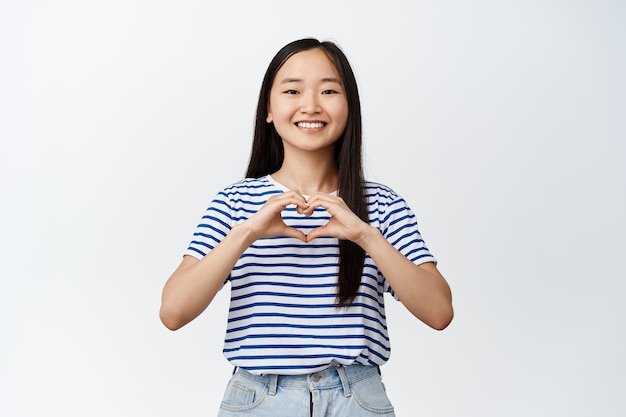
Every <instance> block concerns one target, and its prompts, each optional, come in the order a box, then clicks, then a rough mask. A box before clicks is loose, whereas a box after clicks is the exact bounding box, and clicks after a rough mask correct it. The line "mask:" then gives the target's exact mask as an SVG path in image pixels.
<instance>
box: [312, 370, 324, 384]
mask: <svg viewBox="0 0 626 417" xmlns="http://www.w3.org/2000/svg"><path fill="white" fill-rule="evenodd" d="M320 379H322V376H321V375H320V374H318V373H317V372H316V373H314V374H311V380H312V381H313V382H318V381H319V380H320Z"/></svg>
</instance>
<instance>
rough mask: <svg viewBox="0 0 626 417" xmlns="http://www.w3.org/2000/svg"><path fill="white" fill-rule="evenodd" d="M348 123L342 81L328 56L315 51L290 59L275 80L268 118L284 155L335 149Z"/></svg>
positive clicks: (305, 52) (317, 49)
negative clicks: (285, 153)
mask: <svg viewBox="0 0 626 417" xmlns="http://www.w3.org/2000/svg"><path fill="white" fill-rule="evenodd" d="M347 121H348V100H347V98H346V94H345V90H344V87H343V81H342V80H341V77H340V76H339V72H338V71H337V69H336V68H335V66H334V65H333V63H332V62H331V60H330V59H329V58H328V56H327V55H326V53H324V51H323V50H322V49H320V48H314V49H310V50H307V51H302V52H298V53H296V54H294V55H293V56H291V57H290V58H289V59H288V60H287V61H286V62H285V63H284V64H283V66H282V67H281V68H280V70H279V71H278V73H277V74H276V77H275V78H274V83H273V85H272V89H271V91H270V100H269V105H268V115H267V122H268V123H270V122H271V123H274V127H275V128H276V131H277V132H278V134H279V135H280V137H281V138H282V139H283V146H284V148H285V152H289V151H292V150H300V151H310V152H313V151H318V150H329V149H331V150H332V149H333V148H334V145H335V142H336V141H337V139H339V137H341V135H342V134H343V131H344V130H345V128H346V123H347Z"/></svg>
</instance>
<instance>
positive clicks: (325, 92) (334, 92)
mask: <svg viewBox="0 0 626 417" xmlns="http://www.w3.org/2000/svg"><path fill="white" fill-rule="evenodd" d="M322 94H339V93H338V92H337V91H335V90H324V91H322Z"/></svg>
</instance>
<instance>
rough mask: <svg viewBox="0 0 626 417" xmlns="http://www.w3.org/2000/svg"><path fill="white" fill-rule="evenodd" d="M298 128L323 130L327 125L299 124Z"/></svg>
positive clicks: (317, 123)
mask: <svg viewBox="0 0 626 417" xmlns="http://www.w3.org/2000/svg"><path fill="white" fill-rule="evenodd" d="M296 126H298V127H300V128H303V129H321V128H322V127H324V126H326V123H323V122H298V123H296Z"/></svg>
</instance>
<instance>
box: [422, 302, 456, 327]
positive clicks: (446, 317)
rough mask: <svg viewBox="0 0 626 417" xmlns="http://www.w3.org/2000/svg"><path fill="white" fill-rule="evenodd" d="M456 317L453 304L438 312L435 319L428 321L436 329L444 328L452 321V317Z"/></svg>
mask: <svg viewBox="0 0 626 417" xmlns="http://www.w3.org/2000/svg"><path fill="white" fill-rule="evenodd" d="M453 318H454V310H453V309H452V306H450V307H449V308H447V309H445V310H443V311H440V312H438V313H437V314H436V315H435V316H434V317H433V319H432V320H431V321H430V322H429V323H428V325H429V326H430V327H432V328H433V329H435V330H439V331H441V330H444V329H445V328H446V327H448V326H449V325H450V323H452V319H453Z"/></svg>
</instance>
